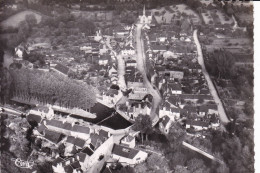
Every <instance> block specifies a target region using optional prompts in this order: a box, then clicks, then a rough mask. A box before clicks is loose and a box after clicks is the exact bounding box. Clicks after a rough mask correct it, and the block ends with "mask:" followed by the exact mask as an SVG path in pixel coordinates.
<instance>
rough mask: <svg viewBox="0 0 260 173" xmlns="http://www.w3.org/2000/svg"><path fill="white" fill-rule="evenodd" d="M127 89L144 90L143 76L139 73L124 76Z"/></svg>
mask: <svg viewBox="0 0 260 173" xmlns="http://www.w3.org/2000/svg"><path fill="white" fill-rule="evenodd" d="M125 79H126V83H127V87H128V88H131V87H133V88H144V83H143V76H142V74H141V73H139V72H138V73H135V74H131V75H126V76H125Z"/></svg>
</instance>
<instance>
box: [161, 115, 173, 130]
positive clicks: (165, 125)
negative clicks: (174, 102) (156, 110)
mask: <svg viewBox="0 0 260 173" xmlns="http://www.w3.org/2000/svg"><path fill="white" fill-rule="evenodd" d="M171 123H172V121H171V119H170V118H169V117H168V116H164V117H163V118H162V119H161V122H160V123H159V127H160V130H161V131H162V132H163V133H165V134H168V133H169V129H170V127H171Z"/></svg>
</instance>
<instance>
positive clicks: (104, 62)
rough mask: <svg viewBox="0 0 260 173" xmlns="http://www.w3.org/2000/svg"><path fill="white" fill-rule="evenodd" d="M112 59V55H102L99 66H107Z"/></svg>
mask: <svg viewBox="0 0 260 173" xmlns="http://www.w3.org/2000/svg"><path fill="white" fill-rule="evenodd" d="M110 59H111V56H110V55H107V54H104V55H100V57H99V59H98V64H99V65H103V66H106V65H107V64H108V62H109V60H110Z"/></svg>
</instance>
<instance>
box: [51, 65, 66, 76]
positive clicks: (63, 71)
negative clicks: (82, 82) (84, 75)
mask: <svg viewBox="0 0 260 173" xmlns="http://www.w3.org/2000/svg"><path fill="white" fill-rule="evenodd" d="M53 70H54V71H56V72H58V73H59V74H62V75H66V76H67V75H68V73H69V71H70V68H68V67H66V66H64V65H62V64H60V63H57V65H56V66H55V67H54V68H53Z"/></svg>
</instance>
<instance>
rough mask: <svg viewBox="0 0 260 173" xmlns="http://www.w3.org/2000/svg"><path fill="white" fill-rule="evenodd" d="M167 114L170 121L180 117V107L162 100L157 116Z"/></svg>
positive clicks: (160, 116)
mask: <svg viewBox="0 0 260 173" xmlns="http://www.w3.org/2000/svg"><path fill="white" fill-rule="evenodd" d="M164 116H168V117H169V118H170V119H171V120H172V121H176V120H178V119H180V116H181V109H180V108H177V107H171V105H170V104H169V103H168V102H164V103H163V104H162V105H161V106H160V109H159V118H162V117H164Z"/></svg>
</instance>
